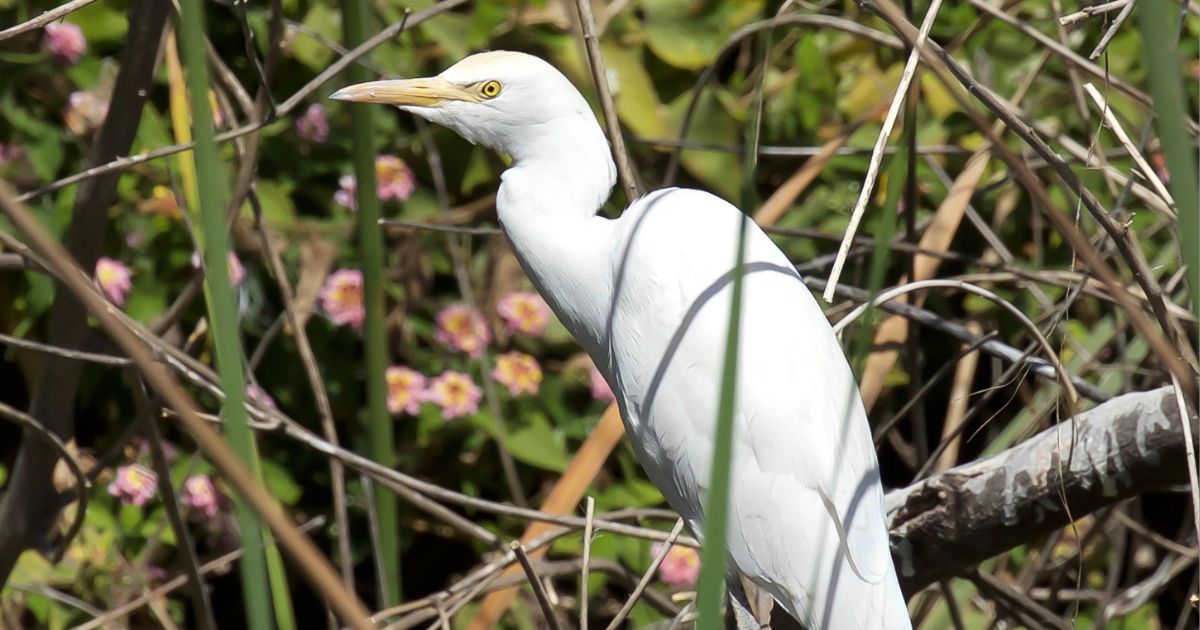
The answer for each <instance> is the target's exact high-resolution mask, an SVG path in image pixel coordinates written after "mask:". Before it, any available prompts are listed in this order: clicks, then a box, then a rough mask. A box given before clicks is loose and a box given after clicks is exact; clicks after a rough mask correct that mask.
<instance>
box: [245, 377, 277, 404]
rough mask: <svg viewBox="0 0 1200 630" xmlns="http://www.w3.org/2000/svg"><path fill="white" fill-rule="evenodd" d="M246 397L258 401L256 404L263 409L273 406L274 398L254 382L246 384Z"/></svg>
mask: <svg viewBox="0 0 1200 630" xmlns="http://www.w3.org/2000/svg"><path fill="white" fill-rule="evenodd" d="M246 398H248V399H250V400H251V401H253V402H255V403H258V406H259V407H262V408H263V409H274V408H275V399H274V398H271V395H270V394H268V393H267V392H265V391H263V388H261V387H259V386H258V385H255V384H254V383H251V384H249V385H247V386H246Z"/></svg>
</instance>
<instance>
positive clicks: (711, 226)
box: [602, 189, 911, 630]
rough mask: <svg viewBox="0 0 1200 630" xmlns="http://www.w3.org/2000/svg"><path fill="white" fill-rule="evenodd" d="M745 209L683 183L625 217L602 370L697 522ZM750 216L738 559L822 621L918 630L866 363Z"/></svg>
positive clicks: (732, 551)
mask: <svg viewBox="0 0 1200 630" xmlns="http://www.w3.org/2000/svg"><path fill="white" fill-rule="evenodd" d="M741 222H742V215H741V213H740V212H738V210H737V209H736V208H734V207H733V206H731V205H729V204H728V203H726V202H724V201H723V200H721V199H719V198H717V197H714V196H712V195H709V194H707V193H703V192H699V191H694V190H682V189H672V190H666V191H659V192H656V193H652V194H650V195H648V196H646V197H644V198H642V199H640V200H638V201H637V202H636V203H634V205H632V206H631V207H630V208H629V209H628V210H627V211H626V212H625V214H624V215H622V217H621V218H620V219H619V220H618V222H617V223H618V233H619V234H620V236H619V237H618V238H616V239H615V242H616V243H617V246H618V248H619V250H618V251H616V252H614V258H613V259H614V269H613V273H614V279H613V282H614V296H613V300H612V305H613V309H612V311H611V315H610V322H611V329H610V331H609V334H608V335H607V337H608V342H609V348H608V350H609V357H608V358H609V361H608V365H606V366H602V368H603V369H605V371H606V372H607V374H606V375H607V376H608V377H610V378H611V379H612V381H614V382H613V384H614V390H615V391H617V392H620V394H619V395H620V396H621V400H620V401H619V402H620V403H621V405H622V411H623V414H622V415H623V417H624V418H625V421H626V427H627V429H628V431H629V433H630V436H631V438H632V439H633V442H634V444H635V448H636V450H637V451H638V456H639V458H640V459H641V462H642V464H643V466H644V467H645V468H646V470H647V472H648V473H649V475H650V477H651V478H652V480H653V481H654V482H655V483H656V484H657V485H658V486H659V488H661V489H662V491H663V493H664V494H665V495H666V497H667V498H668V500H669V501H670V503H671V505H672V506H673V507H674V508H675V509H676V510H677V511H679V512H680V513H681V514H682V515H683V516H684V517H685V518H687V519H688V520H689V522H690V524H691V525H692V528H693V530H694V531H696V532H697V533H701V532H702V528H701V526H700V524H701V522H702V521H703V518H704V513H703V510H704V505H705V503H706V500H707V486H708V483H709V466H710V462H711V459H712V450H713V443H712V439H713V426H714V422H715V418H716V415H717V406H718V399H719V396H720V393H719V388H720V378H721V371H722V364H723V359H724V353H725V339H726V333H727V329H728V328H727V327H728V319H729V317H728V316H729V311H730V293H731V284H730V281H731V278H732V274H731V269H732V268H733V261H734V257H735V255H736V247H737V230H738V229H739V225H741ZM748 225H749V226H750V229H749V230H748V232H747V241H746V258H745V260H746V263H747V275H746V276H745V283H744V293H743V302H742V304H743V306H742V324H741V330H742V333H741V337H740V350H739V354H738V356H739V370H738V374H739V378H738V385H737V394H736V406H735V410H736V411H735V426H734V439H735V445H734V474H733V480H732V498H731V502H732V504H731V508H732V509H731V517H730V529H729V541H728V550H729V556H730V558H731V560H732V561H733V563H734V564H735V565H736V566H737V568H738V569H739V570H740V571H741V572H742V573H744V574H745V575H747V576H748V577H750V578H751V579H753V580H754V581H755V582H757V583H758V584H759V585H760V586H762V587H763V588H765V589H766V590H767V591H768V592H770V593H772V595H774V596H775V598H776V599H777V600H778V601H779V602H780V604H781V605H783V606H784V607H785V608H786V609H788V610H789V612H791V613H792V614H793V615H794V616H796V617H797V618H798V619H799V620H800V621H802V622H803V623H804V624H805V625H807V626H808V627H809V628H812V629H814V630H816V629H819V628H832V629H839V630H840V629H842V628H909V627H911V626H910V622H909V620H908V616H907V611H906V609H905V604H904V599H903V596H902V595H901V593H900V590H899V586H898V584H897V581H896V575H895V570H894V568H893V566H892V561H891V555H890V552H889V549H888V538H887V531H886V527H885V524H884V509H883V497H882V489H881V487H880V483H879V472H878V463H877V460H876V456H875V451H874V448H873V445H872V442H871V438H870V430H869V427H868V424H867V419H866V414H865V412H864V411H863V408H862V403H861V400H860V398H859V395H858V390H857V387H856V385H855V381H854V378H853V374H852V373H851V371H850V369H849V366H848V365H847V363H846V359H845V356H844V355H843V353H842V349H841V347H840V346H839V345H838V342H837V340H836V338H835V337H834V336H833V333H832V331H831V329H830V327H829V324H828V322H827V320H826V319H825V316H824V314H823V313H822V311H821V309H820V307H819V306H818V305H817V303H816V301H815V300H814V299H813V297H812V294H811V293H809V291H808V289H807V288H805V286H804V284H803V283H802V282H801V280H800V278H799V276H798V275H797V274H796V272H795V271H794V268H793V267H792V266H791V264H790V263H789V262H788V260H787V258H786V256H784V255H783V253H782V252H780V251H779V249H778V248H777V247H776V246H775V245H774V243H772V242H771V240H770V239H769V238H768V237H767V236H766V235H765V234H764V233H763V232H762V231H761V230H759V229H758V228H757V226H754V225H753V224H748Z"/></svg>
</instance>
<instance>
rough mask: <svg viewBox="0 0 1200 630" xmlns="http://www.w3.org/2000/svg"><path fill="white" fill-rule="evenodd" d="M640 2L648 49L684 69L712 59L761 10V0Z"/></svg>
mask: <svg viewBox="0 0 1200 630" xmlns="http://www.w3.org/2000/svg"><path fill="white" fill-rule="evenodd" d="M641 4H642V9H643V10H644V11H645V13H646V21H645V27H646V37H647V44H648V45H649V47H650V50H651V52H653V53H654V54H655V55H656V56H657V57H658V58H659V59H662V60H663V61H665V62H667V63H669V64H671V65H672V66H675V67H676V68H683V69H686V70H698V69H700V68H703V67H704V66H707V65H708V64H709V63H711V62H712V61H713V59H715V58H716V56H717V53H718V52H720V51H721V47H722V46H724V45H725V42H726V41H728V40H729V37H730V36H731V35H732V34H733V32H734V31H736V30H737V29H738V28H739V27H741V26H742V25H743V24H746V23H747V22H749V21H750V20H751V19H753V18H754V17H755V16H757V15H758V14H760V13H762V7H763V3H762V1H761V0H747V1H743V2H702V3H697V2H694V1H692V0H642V3H641ZM606 55H607V53H606Z"/></svg>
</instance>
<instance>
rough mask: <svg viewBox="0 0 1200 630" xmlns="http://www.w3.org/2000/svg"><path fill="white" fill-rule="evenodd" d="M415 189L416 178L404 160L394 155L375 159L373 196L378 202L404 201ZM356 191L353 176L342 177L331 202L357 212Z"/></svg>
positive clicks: (356, 187)
mask: <svg viewBox="0 0 1200 630" xmlns="http://www.w3.org/2000/svg"><path fill="white" fill-rule="evenodd" d="M416 187H417V180H416V177H415V176H413V172H412V169H411V168H409V167H408V164H407V163H405V161H404V160H402V159H400V158H398V157H396V156H394V155H380V156H378V157H376V158H375V196H376V197H378V198H379V200H380V201H388V200H395V201H405V200H407V199H408V198H409V197H411V196H412V194H413V191H414V190H416ZM357 191H358V181H357V180H355V178H354V176H353V175H343V176H342V177H341V178H339V179H338V191H337V192H335V193H334V194H333V200H334V201H336V202H337V203H338V205H341V206H344V207H346V208H349V209H351V210H357V209H358V202H357V201H355V198H354V195H355V193H356V192H357Z"/></svg>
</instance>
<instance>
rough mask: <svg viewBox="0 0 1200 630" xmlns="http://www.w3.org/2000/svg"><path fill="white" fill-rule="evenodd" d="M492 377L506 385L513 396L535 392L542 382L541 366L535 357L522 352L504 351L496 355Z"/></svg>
mask: <svg viewBox="0 0 1200 630" xmlns="http://www.w3.org/2000/svg"><path fill="white" fill-rule="evenodd" d="M492 378H494V379H496V382H497V383H500V384H501V385H503V386H505V387H507V388H508V391H509V392H511V393H512V395H513V396H516V395H518V394H521V393H526V394H537V393H538V387H540V386H541V384H542V366H540V365H538V362H537V359H535V358H533V357H531V356H529V355H528V354H525V353H523V352H506V353H504V354H502V355H500V356H498V357H496V368H495V369H494V370H492Z"/></svg>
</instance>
